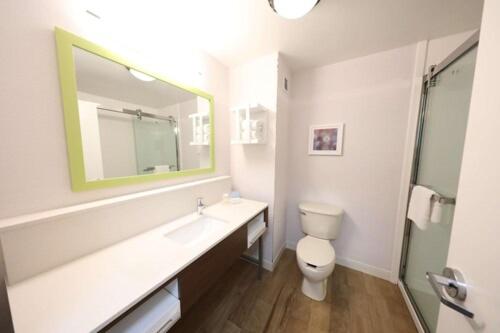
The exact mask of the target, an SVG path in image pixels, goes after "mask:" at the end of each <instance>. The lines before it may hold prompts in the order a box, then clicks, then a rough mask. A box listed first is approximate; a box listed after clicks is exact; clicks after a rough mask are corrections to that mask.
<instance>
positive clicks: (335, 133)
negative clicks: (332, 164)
mask: <svg viewBox="0 0 500 333" xmlns="http://www.w3.org/2000/svg"><path fill="white" fill-rule="evenodd" d="M343 141H344V123H336V124H327V125H312V126H310V128H309V143H308V147H309V155H328V156H340V155H342V146H343Z"/></svg>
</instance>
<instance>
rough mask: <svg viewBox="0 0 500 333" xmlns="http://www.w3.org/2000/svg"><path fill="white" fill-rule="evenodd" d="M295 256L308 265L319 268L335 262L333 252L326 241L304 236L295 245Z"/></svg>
mask: <svg viewBox="0 0 500 333" xmlns="http://www.w3.org/2000/svg"><path fill="white" fill-rule="evenodd" d="M297 256H298V257H299V258H300V259H301V260H303V261H305V262H306V263H308V264H311V265H314V266H317V267H321V266H326V265H329V264H331V263H332V262H334V261H335V250H334V249H333V246H332V244H330V241H328V240H326V239H319V238H314V237H311V236H306V237H304V238H302V239H301V240H300V241H299V243H298V244H297Z"/></svg>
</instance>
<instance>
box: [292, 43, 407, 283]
mask: <svg viewBox="0 0 500 333" xmlns="http://www.w3.org/2000/svg"><path fill="white" fill-rule="evenodd" d="M415 52H416V46H415V45H412V46H407V47H403V48H398V49H394V50H389V51H386V52H381V53H377V54H373V55H370V56H366V57H362V58H357V59H352V60H348V61H344V62H341V63H336V64H332V65H328V66H324V67H319V68H315V69H311V70H305V71H300V72H297V73H294V74H293V81H292V89H291V91H292V103H291V115H290V127H289V135H288V147H289V151H288V154H289V157H288V164H289V175H288V195H289V196H288V202H287V246H288V247H291V248H294V247H295V246H296V242H297V241H298V240H299V239H300V238H302V237H303V233H302V232H301V228H300V224H299V214H298V209H297V206H298V204H299V203H300V202H301V201H317V202H324V203H331V204H334V205H337V206H339V207H342V208H343V209H344V210H345V216H344V222H343V225H342V229H341V233H340V237H339V239H337V240H335V241H334V242H333V244H334V247H335V251H336V254H337V262H338V263H340V264H345V265H348V266H351V267H354V268H357V269H360V270H364V271H367V272H370V273H372V274H375V275H378V276H380V277H383V278H386V279H389V277H390V272H391V268H392V251H393V243H392V242H393V237H394V228H395V225H396V212H397V205H398V197H399V190H400V186H401V172H402V163H403V153H404V148H405V147H404V137H405V133H406V129H407V120H408V105H409V99H410V90H411V79H412V76H413V64H414V58H415ZM336 122H344V123H345V130H344V147H343V148H344V152H343V156H309V155H308V154H307V142H308V133H309V126H310V125H321V124H329V123H336Z"/></svg>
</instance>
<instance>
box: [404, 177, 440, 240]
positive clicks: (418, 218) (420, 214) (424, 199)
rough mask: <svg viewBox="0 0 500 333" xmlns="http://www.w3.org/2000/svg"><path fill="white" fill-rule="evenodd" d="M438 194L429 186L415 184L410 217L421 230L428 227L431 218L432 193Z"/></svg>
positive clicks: (409, 208) (409, 210)
mask: <svg viewBox="0 0 500 333" xmlns="http://www.w3.org/2000/svg"><path fill="white" fill-rule="evenodd" d="M434 194H436V192H434V191H433V190H431V189H428V188H427V187H424V186H420V185H415V186H414V187H413V190H412V191H411V198H410V206H409V207H408V219H410V220H412V221H413V222H414V223H415V224H416V225H417V227H418V228H419V229H420V230H425V229H427V226H428V225H429V222H430V219H431V209H432V202H431V197H432V195H434Z"/></svg>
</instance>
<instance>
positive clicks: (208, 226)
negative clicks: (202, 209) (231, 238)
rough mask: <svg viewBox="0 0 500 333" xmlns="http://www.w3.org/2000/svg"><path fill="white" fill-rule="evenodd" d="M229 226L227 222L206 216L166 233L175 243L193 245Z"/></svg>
mask: <svg viewBox="0 0 500 333" xmlns="http://www.w3.org/2000/svg"><path fill="white" fill-rule="evenodd" d="M225 228H227V223H226V222H223V221H220V220H216V219H213V218H210V217H206V216H200V217H199V218H197V219H195V220H193V221H191V222H189V223H187V224H185V225H183V226H182V227H179V228H177V229H175V230H172V231H170V232H169V233H167V234H165V237H166V238H167V239H169V240H171V241H173V242H174V243H177V244H180V245H185V246H192V245H195V244H197V243H199V242H201V241H203V240H205V239H207V238H209V237H211V236H213V235H216V234H218V233H221V232H222V231H224V229H225Z"/></svg>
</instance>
